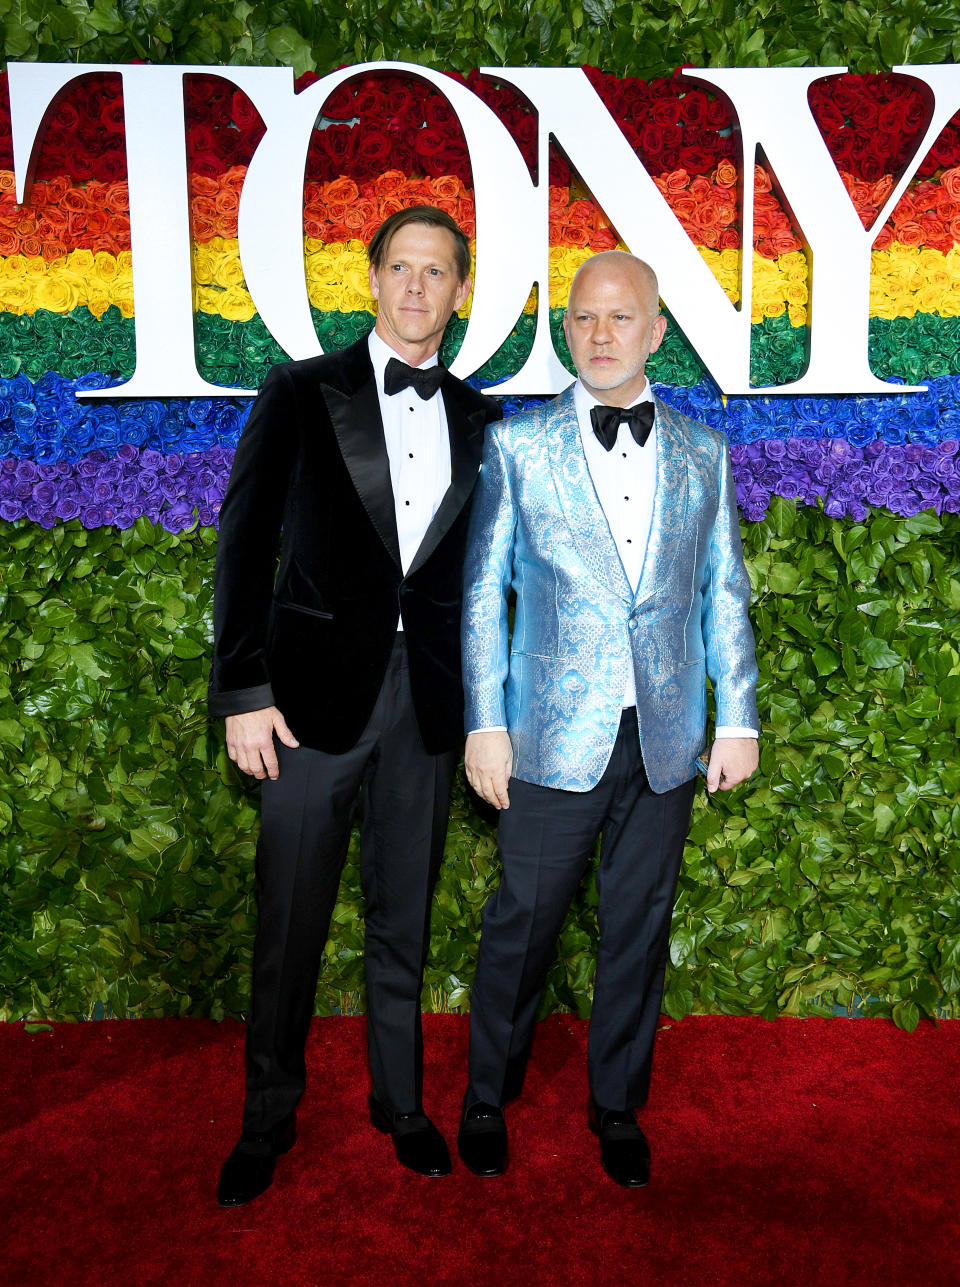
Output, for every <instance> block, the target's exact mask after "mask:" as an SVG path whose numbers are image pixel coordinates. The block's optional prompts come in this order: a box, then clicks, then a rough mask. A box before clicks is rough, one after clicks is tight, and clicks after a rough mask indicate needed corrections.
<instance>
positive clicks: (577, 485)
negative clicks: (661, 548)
mask: <svg viewBox="0 0 960 1287" xmlns="http://www.w3.org/2000/svg"><path fill="white" fill-rule="evenodd" d="M547 442H548V450H549V452H550V467H551V470H552V472H553V480H554V483H555V484H556V488H557V493H558V495H559V497H560V506H561V508H562V509H563V513H564V517H565V518H566V520H567V524H568V525H569V527H570V531H571V532H572V533H573V538H574V540H575V541H576V544H577V548H578V549H579V551H580V555H581V557H582V558H583V560H584V562H585V563H586V564H587V566H588V567H589V568H590V570H591V571H592V572H593V574H594V576H595V577H596V578H597V580H598V581H600V582H602V583H603V584H604V585H607V586H609V588H610V589H611V590H612V591H613V592H614V594H616V595H618V596H619V597H620V598H621V599H625V600H626V601H627V602H628V603H629V602H631V601H632V599H633V590H632V588H631V586H630V582H629V581H628V580H627V574H626V573H625V572H624V570H623V564H622V563H621V562H620V555H619V553H618V552H617V546H616V542H615V541H614V539H613V535H612V533H611V531H610V525H609V524H608V523H607V519H606V515H605V514H604V512H603V507H602V505H601V504H600V500H599V497H598V496H597V492H596V488H595V487H594V485H593V479H592V478H591V477H590V468H589V466H588V465H587V458H586V456H585V455H584V454H583V445H582V443H581V442H580V424H579V421H578V420H577V411H576V406H575V404H574V400H573V387H572V386H571V387H570V388H569V389H567V391H566V392H565V393H562V394H561V395H560V397H559V398H558V400H557V405H556V410H555V411H554V413H553V416H552V418H551V419H550V420H549V421H548V423H547Z"/></svg>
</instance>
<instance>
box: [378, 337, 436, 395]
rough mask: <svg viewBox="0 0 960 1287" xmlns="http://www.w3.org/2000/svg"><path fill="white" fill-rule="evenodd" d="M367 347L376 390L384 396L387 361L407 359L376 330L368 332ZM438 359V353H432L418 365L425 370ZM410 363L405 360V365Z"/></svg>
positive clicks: (434, 364)
mask: <svg viewBox="0 0 960 1287" xmlns="http://www.w3.org/2000/svg"><path fill="white" fill-rule="evenodd" d="M368 347H369V350H370V361H371V362H372V363H373V374H374V376H375V378H376V381H377V392H378V393H379V394H380V397H381V398H385V397H387V396H388V395H387V394H385V393H384V391H383V375H384V372H385V371H386V369H387V363H388V362H389V361H390V359H391V358H396V359H397V360H398V361H399V362H407V359H406V358H405V357H402V356H401V355H400V354H399V353H398V352H397V351H396V349H392V348H391V347H390V345H389V344H388V343H387V342H386V340H383V339H381V338H380V336H379V335H378V334H377V333H376V331H371V332H370V336H369V339H368ZM439 360H440V357H439V354H438V353H434V355H433V357H428V358H427V360H426V362H421V363H420V367H421V368H423V369H424V370H425V369H426V368H427V367H429V366H436V365H437V363H438V362H439ZM412 365H413V363H412V362H407V366H412ZM403 392H404V391H403V390H401V392H400V393H392V394H390V395H389V396H390V397H392V398H399V397H400V396H401V395H402V393H403ZM433 396H434V398H435V397H436V396H437V395H436V394H434V395H433ZM430 401H431V402H432V401H433V399H432V398H431V399H430Z"/></svg>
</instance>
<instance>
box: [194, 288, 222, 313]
mask: <svg viewBox="0 0 960 1287" xmlns="http://www.w3.org/2000/svg"><path fill="white" fill-rule="evenodd" d="M221 294H222V292H221V291H219V290H217V288H216V287H215V286H195V287H194V291H193V311H194V312H195V313H219V312H220V296H221Z"/></svg>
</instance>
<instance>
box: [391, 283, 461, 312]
mask: <svg viewBox="0 0 960 1287" xmlns="http://www.w3.org/2000/svg"><path fill="white" fill-rule="evenodd" d="M472 287H473V282H472V281H471V279H470V278H469V277H464V279H463V281H462V282H461V283H460V285H459V286H458V287H457V294H456V303H455V304H454V306H453V308H454V312H456V310H457V309H458V308H463V306H464V304H465V303H466V302H467V296H468V295H469V294H470V291H471V289H472ZM374 299H376V295H374Z"/></svg>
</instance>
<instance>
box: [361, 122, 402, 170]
mask: <svg viewBox="0 0 960 1287" xmlns="http://www.w3.org/2000/svg"><path fill="white" fill-rule="evenodd" d="M359 133H360V139H359V142H358V145H357V159H358V160H359V161H360V162H361V163H362V164H363V166H364V170H365V171H370V172H371V173H376V172H377V171H379V170H382V169H383V168H384V166H386V165H387V164H388V162H390V160H391V157H392V154H393V148H394V143H393V140H392V139H391V138H389V137H388V135H386V134H384V133H383V132H382V130H373V129H364V127H363V125H362V124H361V125H360V127H359Z"/></svg>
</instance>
